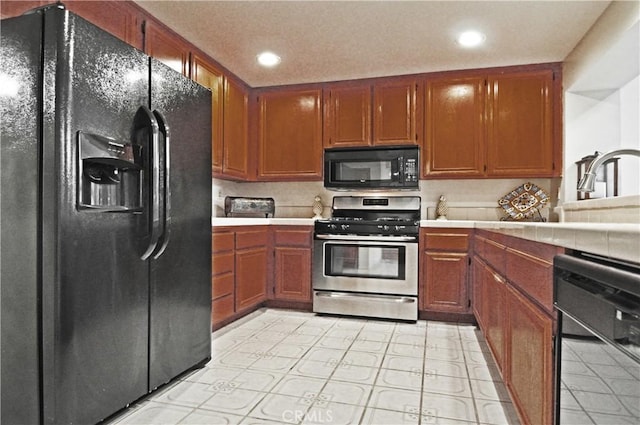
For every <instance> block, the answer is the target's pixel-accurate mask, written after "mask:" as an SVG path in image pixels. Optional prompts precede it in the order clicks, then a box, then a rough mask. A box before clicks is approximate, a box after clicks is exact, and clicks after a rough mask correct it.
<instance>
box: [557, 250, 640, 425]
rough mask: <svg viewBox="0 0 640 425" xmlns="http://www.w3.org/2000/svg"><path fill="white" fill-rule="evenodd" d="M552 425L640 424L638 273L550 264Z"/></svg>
mask: <svg viewBox="0 0 640 425" xmlns="http://www.w3.org/2000/svg"><path fill="white" fill-rule="evenodd" d="M554 304H555V307H556V309H557V311H558V339H557V342H556V412H555V423H556V425H568V424H579V425H586V424H627V423H628V424H636V425H637V424H639V423H640V266H639V265H637V264H630V263H626V262H619V261H613V260H611V259H606V258H602V257H599V256H595V255H591V254H587V253H583V252H575V253H573V254H572V255H558V256H556V257H555V258H554Z"/></svg>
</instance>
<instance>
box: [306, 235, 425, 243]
mask: <svg viewBox="0 0 640 425" xmlns="http://www.w3.org/2000/svg"><path fill="white" fill-rule="evenodd" d="M316 239H322V240H332V241H337V240H342V241H375V242H417V241H418V238H417V237H415V236H360V235H316Z"/></svg>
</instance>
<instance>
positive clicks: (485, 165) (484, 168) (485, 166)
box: [482, 164, 487, 173]
mask: <svg viewBox="0 0 640 425" xmlns="http://www.w3.org/2000/svg"><path fill="white" fill-rule="evenodd" d="M482 168H483V170H484V172H485V173H486V172H487V164H484V166H483V167H482Z"/></svg>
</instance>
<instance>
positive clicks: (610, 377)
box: [560, 337, 640, 425]
mask: <svg viewBox="0 0 640 425" xmlns="http://www.w3.org/2000/svg"><path fill="white" fill-rule="evenodd" d="M561 369H562V382H561V387H560V391H561V396H560V400H561V404H560V408H561V412H560V419H561V422H562V423H566V424H570V425H588V424H616V425H623V424H633V425H637V424H638V423H639V421H638V419H639V418H640V364H638V363H636V362H634V361H633V360H631V359H630V358H629V357H627V356H625V355H623V354H621V353H620V352H619V351H617V350H616V349H614V348H613V347H611V346H609V345H607V344H605V343H604V342H602V341H600V340H592V339H572V338H568V337H564V338H563V339H562V366H561Z"/></svg>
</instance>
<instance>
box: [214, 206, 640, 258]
mask: <svg viewBox="0 0 640 425" xmlns="http://www.w3.org/2000/svg"><path fill="white" fill-rule="evenodd" d="M314 221H315V220H314V219H312V218H237V217H212V219H211V225H212V226H260V225H283V226H313V223H314ZM420 227H445V228H446V227H452V228H454V227H455V228H475V229H485V230H491V231H494V232H499V233H504V234H507V235H510V236H515V237H519V238H522V239H528V240H532V241H536V242H543V243H547V244H550V245H556V246H562V247H564V248H570V249H578V250H581V251H586V252H591V253H593V254H598V255H604V256H607V257H611V258H617V259H620V260H625V261H631V262H634V263H640V224H631V223H625V224H615V223H568V222H565V223H535V222H534V223H531V222H523V223H519V222H513V221H473V220H420Z"/></svg>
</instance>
